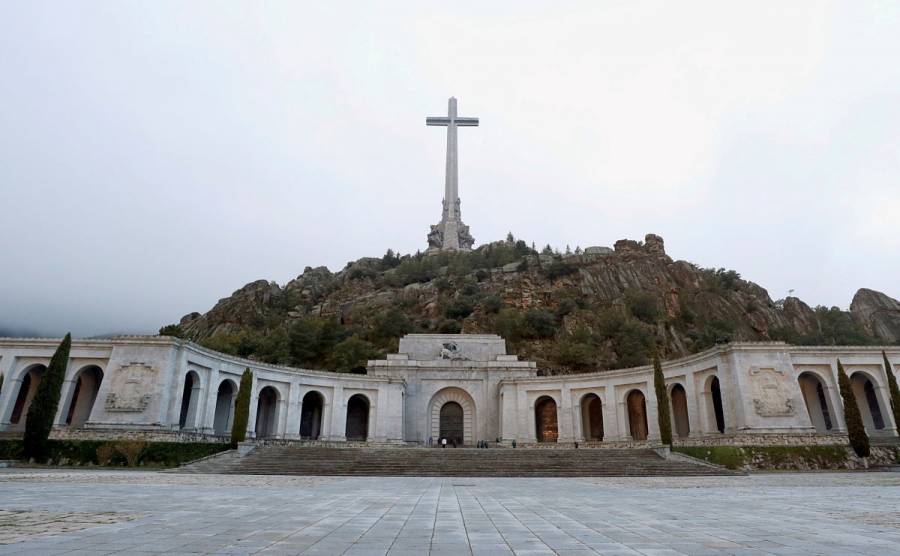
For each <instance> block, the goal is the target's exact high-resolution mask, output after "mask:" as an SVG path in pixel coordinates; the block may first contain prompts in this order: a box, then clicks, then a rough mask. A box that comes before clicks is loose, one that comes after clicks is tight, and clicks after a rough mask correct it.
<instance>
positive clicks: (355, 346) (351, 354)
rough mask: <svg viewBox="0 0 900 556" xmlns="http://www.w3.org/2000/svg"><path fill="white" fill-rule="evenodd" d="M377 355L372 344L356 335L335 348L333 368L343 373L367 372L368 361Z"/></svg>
mask: <svg viewBox="0 0 900 556" xmlns="http://www.w3.org/2000/svg"><path fill="white" fill-rule="evenodd" d="M377 355H378V353H377V352H376V351H375V347H374V346H373V345H372V344H370V343H369V342H367V341H365V340H363V339H362V338H360V337H359V336H355V335H354V336H350V337H349V338H347V339H345V340H343V341H341V342H340V343H338V344H337V345H336V346H334V349H333V350H332V351H331V358H330V359H331V366H332V367H333V368H334V369H335V370H337V371H338V372H342V373H346V372H360V371H365V368H366V361H368V360H369V359H374V358H375V357H376V356H377Z"/></svg>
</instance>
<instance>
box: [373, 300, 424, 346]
mask: <svg viewBox="0 0 900 556" xmlns="http://www.w3.org/2000/svg"><path fill="white" fill-rule="evenodd" d="M374 321H375V322H374V324H375V326H374V327H373V328H372V337H371V339H372V340H373V341H375V342H377V343H382V344H384V343H387V342H389V341H390V340H392V339H394V338H399V337H400V336H403V335H404V334H409V333H410V332H412V331H413V329H414V326H413V323H412V322H411V321H410V320H409V318H407V316H406V315H405V314H403V311H401V310H399V309H397V308H392V309H389V310H388V311H386V312H384V313H379V314H378V315H377V316H376V317H375V319H374Z"/></svg>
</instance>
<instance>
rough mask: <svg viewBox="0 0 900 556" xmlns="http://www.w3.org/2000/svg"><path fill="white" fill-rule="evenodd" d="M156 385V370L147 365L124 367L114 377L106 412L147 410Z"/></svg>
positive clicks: (136, 364) (128, 365)
mask: <svg viewBox="0 0 900 556" xmlns="http://www.w3.org/2000/svg"><path fill="white" fill-rule="evenodd" d="M155 383H156V369H154V368H153V367H151V366H150V365H147V364H146V363H138V362H133V363H128V364H127V365H122V366H121V367H119V370H118V371H116V373H115V374H114V375H113V376H112V385H111V387H110V390H111V392H110V393H109V394H107V395H106V411H130V412H135V413H140V412H141V411H144V410H145V409H147V406H149V405H150V400H152V399H153V396H152V395H151V394H150V393H149V392H153V389H154V387H155Z"/></svg>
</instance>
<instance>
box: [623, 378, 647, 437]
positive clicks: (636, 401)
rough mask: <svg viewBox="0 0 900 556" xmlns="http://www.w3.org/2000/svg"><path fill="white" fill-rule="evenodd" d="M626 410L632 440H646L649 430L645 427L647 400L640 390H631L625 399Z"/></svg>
mask: <svg viewBox="0 0 900 556" xmlns="http://www.w3.org/2000/svg"><path fill="white" fill-rule="evenodd" d="M625 406H626V407H627V410H628V430H629V432H630V433H631V439H632V440H638V441H641V440H647V436H648V434H649V431H650V429H649V428H648V427H647V399H646V398H645V397H644V393H643V392H641V391H640V390H632V391H631V392H628V395H627V396H626V397H625Z"/></svg>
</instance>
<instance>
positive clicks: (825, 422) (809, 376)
mask: <svg viewBox="0 0 900 556" xmlns="http://www.w3.org/2000/svg"><path fill="white" fill-rule="evenodd" d="M797 382H799V384H800V393H801V394H803V402H804V403H805V404H806V412H807V413H808V414H809V420H810V422H811V423H812V425H813V427H815V429H816V432H817V433H819V434H825V433H827V432H829V431H831V429H832V427H833V423H832V420H831V409H830V407H829V403H828V398H827V396H826V395H825V386H824V384H823V383H822V379H820V378H819V377H818V376H816V375H814V374H813V373H809V372H805V373H800V376H799V377H797Z"/></svg>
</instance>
